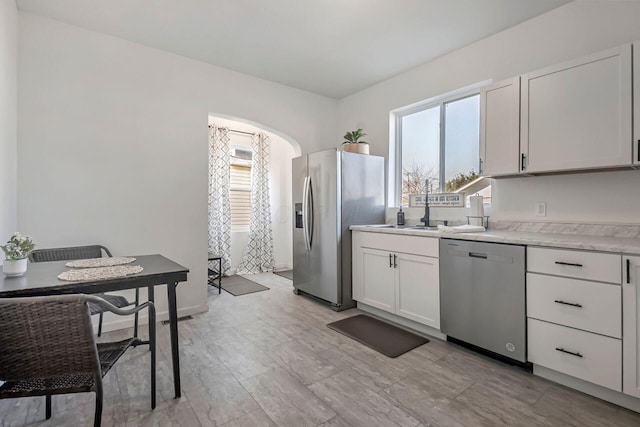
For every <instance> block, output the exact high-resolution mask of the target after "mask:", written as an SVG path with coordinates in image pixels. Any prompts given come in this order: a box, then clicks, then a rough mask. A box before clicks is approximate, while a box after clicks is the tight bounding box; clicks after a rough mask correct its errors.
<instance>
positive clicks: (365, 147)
mask: <svg viewBox="0 0 640 427" xmlns="http://www.w3.org/2000/svg"><path fill="white" fill-rule="evenodd" d="M343 149H344V151H348V152H349V153H359V154H369V144H367V143H358V144H344V145H343Z"/></svg>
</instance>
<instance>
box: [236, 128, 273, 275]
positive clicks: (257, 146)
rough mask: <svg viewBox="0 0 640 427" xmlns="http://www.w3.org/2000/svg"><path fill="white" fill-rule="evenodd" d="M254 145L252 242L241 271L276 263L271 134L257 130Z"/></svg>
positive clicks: (268, 267) (254, 270)
mask: <svg viewBox="0 0 640 427" xmlns="http://www.w3.org/2000/svg"><path fill="white" fill-rule="evenodd" d="M251 148H252V150H253V164H252V166H251V223H250V224H249V242H248V243H247V249H246V250H245V253H244V256H243V257H242V261H241V262H240V265H239V266H238V271H237V273H238V274H246V273H260V272H264V271H270V270H273V267H274V264H275V262H274V260H273V230H272V229H271V204H270V202H269V137H268V136H267V135H265V134H263V133H258V134H255V135H254V136H253V139H252V141H251Z"/></svg>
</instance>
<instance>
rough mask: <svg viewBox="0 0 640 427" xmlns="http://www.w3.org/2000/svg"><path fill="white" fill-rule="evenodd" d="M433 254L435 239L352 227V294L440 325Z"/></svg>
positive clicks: (437, 267) (365, 301)
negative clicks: (356, 229)
mask: <svg viewBox="0 0 640 427" xmlns="http://www.w3.org/2000/svg"><path fill="white" fill-rule="evenodd" d="M401 251H404V252H401ZM423 254H424V255H423ZM426 255H431V256H426ZM437 255H438V239H433V238H430V237H415V236H399V235H385V234H381V233H367V232H358V231H354V232H353V270H352V271H353V298H354V299H355V300H356V301H358V302H361V303H363V304H367V305H370V306H372V307H375V308H378V309H380V310H385V311H387V312H389V313H393V314H396V315H398V316H402V317H404V318H407V319H411V320H413V321H415V322H419V323H422V324H424V325H427V326H430V327H432V328H435V329H440V265H439V260H438V258H437Z"/></svg>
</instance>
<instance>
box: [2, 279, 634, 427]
mask: <svg viewBox="0 0 640 427" xmlns="http://www.w3.org/2000/svg"><path fill="white" fill-rule="evenodd" d="M252 279H253V280H256V281H259V282H260V283H263V284H265V285H266V286H269V287H270V288H271V289H270V290H269V291H265V292H258V293H255V294H250V295H244V296H240V297H233V296H231V295H230V294H227V293H225V292H223V293H222V294H221V295H218V293H217V290H216V291H214V290H213V289H211V292H210V293H209V312H208V313H205V314H202V315H197V316H194V318H193V320H186V321H183V322H180V326H179V330H180V346H181V347H180V352H181V356H180V357H181V367H182V370H181V372H182V386H183V397H182V398H181V399H173V384H172V380H171V378H172V375H171V363H170V347H169V343H168V338H169V334H168V327H167V326H160V325H159V326H158V333H159V353H158V354H159V363H158V406H157V408H156V409H155V410H154V411H151V410H150V406H149V404H150V403H149V365H148V363H149V362H148V360H149V359H148V352H147V351H146V349H145V348H142V347H141V348H137V349H133V350H131V351H129V352H128V353H127V354H126V355H125V356H124V357H123V359H121V360H120V361H119V363H118V364H117V365H116V367H115V368H114V369H113V370H112V371H111V372H110V373H109V374H108V375H107V376H106V378H105V408H104V413H103V414H104V415H103V425H105V426H111V425H117V426H216V425H224V426H227V427H231V426H233V427H238V426H292V427H298V426H323V427H329V426H333V427H343V426H354V427H355V426H366V427H371V426H564V425H571V426H636V427H637V426H640V414H636V413H634V412H631V411H627V410H625V409H622V408H619V407H616V406H614V405H611V404H608V403H606V402H603V401H601V400H598V399H595V398H592V397H589V396H587V395H584V394H581V393H579V392H576V391H573V390H570V389H567V388H564V387H562V386H559V385H556V384H553V383H551V382H548V381H545V380H543V379H540V378H537V377H534V376H533V375H531V374H528V373H526V372H524V371H522V370H520V369H517V368H513V367H510V366H507V365H504V364H502V363H500V362H496V361H493V360H491V359H487V358H484V357H482V356H479V355H477V354H475V353H471V352H469V351H467V350H465V349H462V348H460V347H458V346H455V345H453V344H449V343H446V342H442V341H439V340H437V339H432V340H431V342H430V343H428V344H426V345H423V346H422V347H419V348H417V349H414V350H413V351H411V352H409V353H406V354H404V355H403V356H400V357H399V358H397V359H389V358H387V357H385V356H383V355H381V354H379V353H376V352H375V351H373V350H370V349H369V348H367V347H365V346H362V345H360V344H359V343H357V342H355V341H352V340H350V339H348V338H346V337H344V336H342V335H340V334H338V333H337V332H334V331H332V330H330V329H329V328H327V327H326V326H325V325H326V324H327V323H328V322H331V321H334V320H337V319H341V318H344V317H347V316H351V315H354V314H356V313H358V311H357V310H349V311H346V312H341V313H336V312H334V311H332V310H330V309H329V308H328V307H325V306H323V305H320V304H318V303H316V302H314V301H311V300H309V299H307V298H304V297H299V296H295V295H293V293H292V287H291V282H290V281H289V280H287V279H284V278H282V277H279V276H276V275H273V274H270V273H265V274H260V275H256V276H254V277H253V278H252ZM143 329H144V328H143ZM125 332H126V331H125ZM129 333H130V332H129ZM121 335H123V332H118V333H111V334H107V336H106V337H105V339H116V338H119V337H120V336H121ZM53 407H54V413H53V418H52V419H51V420H49V421H44V398H37V399H31V398H25V399H14V400H3V401H0V422H1V425H2V426H22V425H51V426H74V427H78V426H84V425H91V424H92V421H93V411H94V396H93V394H76V395H68V396H54V398H53Z"/></svg>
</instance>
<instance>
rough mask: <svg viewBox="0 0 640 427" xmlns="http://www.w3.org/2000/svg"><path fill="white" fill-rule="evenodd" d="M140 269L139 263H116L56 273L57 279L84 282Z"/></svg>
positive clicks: (118, 275) (126, 274)
mask: <svg viewBox="0 0 640 427" xmlns="http://www.w3.org/2000/svg"><path fill="white" fill-rule="evenodd" d="M141 271H142V267H140V266H139V265H116V266H113V267H97V268H82V269H77V270H69V271H65V272H64V273H60V274H59V275H58V279H60V280H65V281H67V282H85V281H87V282H88V281H92V280H108V279H117V278H119V277H125V276H130V275H132V274H138V273H140V272H141Z"/></svg>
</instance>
